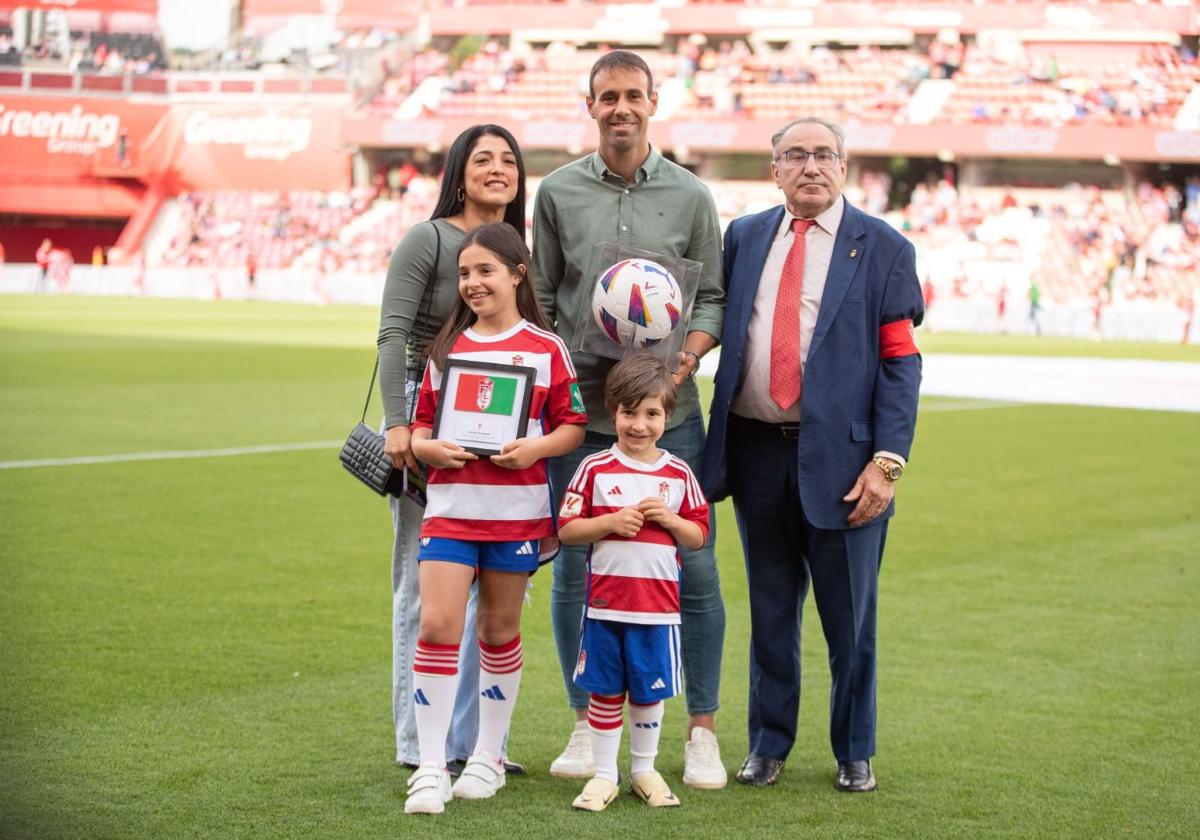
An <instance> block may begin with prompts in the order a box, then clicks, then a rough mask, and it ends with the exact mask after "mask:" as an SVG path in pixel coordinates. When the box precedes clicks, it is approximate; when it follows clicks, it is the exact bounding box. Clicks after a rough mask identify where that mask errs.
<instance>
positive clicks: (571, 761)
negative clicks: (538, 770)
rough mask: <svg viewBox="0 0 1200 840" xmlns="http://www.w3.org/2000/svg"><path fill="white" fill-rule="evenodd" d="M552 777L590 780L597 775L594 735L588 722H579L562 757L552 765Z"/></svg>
mask: <svg viewBox="0 0 1200 840" xmlns="http://www.w3.org/2000/svg"><path fill="white" fill-rule="evenodd" d="M550 775H551V776H557V777H558V778H560V779H590V778H591V777H592V776H594V775H596V762H595V761H594V760H593V759H592V733H591V731H590V730H588V723H587V721H586V720H581V721H577V722H576V724H575V729H573V730H572V731H571V740H569V741H567V748H566V749H565V750H563V751H562V755H560V756H559V757H558V758H556V759H554V761H552V762H551V763H550Z"/></svg>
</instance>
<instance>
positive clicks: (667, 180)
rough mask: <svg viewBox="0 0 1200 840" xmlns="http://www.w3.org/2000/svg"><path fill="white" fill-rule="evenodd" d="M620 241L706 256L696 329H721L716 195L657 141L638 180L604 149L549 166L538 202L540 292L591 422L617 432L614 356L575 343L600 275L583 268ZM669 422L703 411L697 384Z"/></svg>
mask: <svg viewBox="0 0 1200 840" xmlns="http://www.w3.org/2000/svg"><path fill="white" fill-rule="evenodd" d="M606 240H608V241H612V242H616V243H618V244H620V245H628V246H631V247H634V248H641V249H643V250H646V251H655V252H657V253H660V254H668V255H671V256H676V257H684V258H686V259H689V260H695V261H696V262H698V263H702V264H703V265H704V270H703V272H702V274H701V276H700V285H699V288H698V289H697V291H696V302H695V307H694V308H693V310H692V320H691V321H690V322H689V324H688V331H689V332H692V331H697V330H698V331H700V332H706V333H708V334H709V335H711V336H712V337H713V338H716V339H720V337H721V321H722V318H723V316H724V312H725V292H724V289H723V282H722V276H721V223H720V221H719V220H718V219H717V208H716V205H715V204H714V203H713V198H712V194H711V193H710V192H709V191H708V187H706V186H705V185H704V183H703V182H702V181H701V180H700V179H699V178H697V177H696V176H695V175H693V174H692V173H691V172H688V171H687V170H686V169H684V168H683V167H682V166H679V165H677V164H674V163H672V162H671V161H669V160H666V159H665V158H664V157H663V156H662V155H660V154H659V153H658V152H657V151H656V150H654V149H653V148H651V150H650V156H649V157H647V158H646V161H645V162H644V163H643V164H642V165H641V167H639V168H638V171H637V178H636V181H635V183H633V184H627V183H626V182H625V179H624V178H622V177H621V176H620V175H618V174H616V173H615V172H610V171H609V169H608V167H607V166H605V164H604V159H603V158H601V157H600V153H599V152H594V153H593V154H590V155H588V156H587V157H584V158H580V159H579V160H576V161H573V162H572V163H568V164H567V165H566V166H563V167H560V168H559V169H556V170H555V171H554V172H551V173H550V174H549V175H547V176H546V177H545V178H544V179H543V180H542V183H541V186H540V187H538V193H537V202H536V204H535V205H534V211H533V267H534V284H535V286H536V288H537V293H538V301H539V303H541V305H542V308H543V309H544V310H545V312H546V315H547V316H548V317H549V318H550V321H551V323H553V324H555V328H556V329H557V331H558V334H559V335H560V336H561V337H562V339H563V341H565V342H566V344H567V347H568V348H569V349H570V350H571V358H572V360H573V361H574V363H575V371H576V373H577V374H578V376H579V388H580V391H582V393H583V401H584V404H585V405H586V406H587V411H588V428H589V429H591V430H593V431H598V432H604V433H606V434H610V435H611V434H616V429H615V427H614V426H613V422H612V418H611V417H609V416H608V412H607V411H605V409H604V377H605V376H607V375H608V371H609V370H610V369H611V368H612V366H613V365H614V364H615V362H614V361H613V360H612V359H607V358H604V357H601V356H596V355H594V354H592V353H584V352H581V351H579V350H576V349H575V348H576V347H577V346H578V345H579V339H580V336H581V333H580V329H581V328H582V326H583V325H584V324H586V323H587V322H588V321H589V320H590V319H591V317H592V315H591V312H592V292H593V290H594V288H595V281H596V278H594V277H585V276H584V273H585V272H586V271H587V270H588V268H589V263H590V261H591V259H592V250H593V248H594V247H595V246H596V244H597V243H598V242H604V241H606ZM678 396H679V402H678V406H677V407H676V409H675V413H674V414H673V415H672V416H671V420H670V422H669V423H668V427H670V428H674V427H675V426H678V425H679V424H680V423H682V422H683V421H684V420H685V419H687V418H688V417H690V416H691V415H692V414H694V413H696V412H698V411H700V395H699V392H698V391H697V389H696V383H695V382H694V381H692V380H690V379H689V380H687V381H685V382H684V384H683V385H682V386H681V387H680V389H679V395H678Z"/></svg>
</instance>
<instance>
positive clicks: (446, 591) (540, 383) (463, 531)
mask: <svg viewBox="0 0 1200 840" xmlns="http://www.w3.org/2000/svg"><path fill="white" fill-rule="evenodd" d="M530 261H531V260H530V256H529V250H528V249H527V248H526V247H525V242H524V241H523V240H522V239H521V237H520V235H518V234H517V232H516V231H515V230H514V229H513V228H512V227H511V226H509V225H506V224H488V225H482V226H480V227H478V228H476V229H475V230H473V231H471V232H470V233H468V234H467V235H466V237H465V238H464V239H463V241H462V246H461V247H460V249H459V255H458V266H459V269H458V273H459V283H458V291H459V300H458V301H457V302H456V303H455V307H454V310H453V311H452V312H451V313H450V317H449V319H448V320H447V321H446V324H445V326H444V327H443V328H442V330H441V332H440V333H439V334H438V336H437V338H435V339H434V341H433V344H432V346H431V349H430V359H429V366H428V368H427V369H426V371H425V377H424V380H423V381H422V383H421V391H420V395H419V397H418V400H417V413H416V417H415V419H414V421H413V424H412V430H413V432H412V449H413V453H414V454H415V455H416V456H417V457H418V458H419V459H420V460H421V461H423V462H424V463H425V464H427V465H428V466H429V468H430V469H429V480H428V488H427V495H428V504H427V506H426V508H425V519H424V521H423V522H422V524H421V540H420V542H421V547H420V552H419V554H418V555H417V559H418V562H419V563H420V568H419V579H420V593H421V623H420V633H419V636H418V640H417V651H416V656H415V658H414V661H413V681H412V686H413V701H414V708H415V713H416V720H417V739H418V741H419V743H420V751H421V764H420V766H419V767H418V768H417V769H416V770H415V771H414V772H413V774H412V776H411V777H409V780H408V797H407V799H406V800H405V803H404V810H405V811H406V812H407V813H410V814H412V813H425V814H437V813H441V812H442V811H443V810H444V808H445V803H446V802H449V801H450V799H451V798H452V797H458V798H460V799H485V798H488V797H490V796H493V795H494V794H495V793H496V791H497V790H499V789H500V788H501V787H503V786H504V781H505V776H504V764H503V762H502V761H501V759H500V755H501V752H500V750H501V744H502V741H503V738H504V734H505V732H507V730H508V724H509V721H510V720H511V718H512V711H513V706H514V704H515V702H516V698H517V691H518V689H519V688H520V683H521V669H522V653H521V635H520V621H521V605H522V602H523V599H524V596H525V588H526V582H527V581H528V577H529V575H530V574H532V573H533V572H534V571H536V570H537V566H538V544H539V541H540V540H543V539H547V538H553V537H554V535H555V534H554V522H553V519H552V516H551V509H550V499H551V497H550V488H549V484H548V479H547V477H546V467H545V463H544V459H546V458H549V457H552V456H555V455H562V454H565V453H567V452H570V451H571V450H572V449H574V448H575V447H577V446H578V445H579V444H580V443H581V442H582V440H583V435H584V426H585V425H586V424H587V416H586V415H585V414H584V411H583V401H582V399H581V398H580V397H579V391H578V386H577V385H576V382H575V369H574V367H573V366H572V364H571V356H570V353H568V352H567V349H566V346H565V345H564V344H563V343H562V340H561V339H559V338H558V336H556V335H555V334H554V332H553V331H552V330H551V329H550V328H549V326H548V325H547V324H546V320H545V317H544V316H543V315H542V312H541V309H540V308H539V306H538V304H537V299H536V298H535V297H534V292H533V285H532V283H531V282H530V277H529V264H530ZM447 359H463V360H469V361H475V362H487V363H492V364H503V365H517V366H520V367H529V368H533V369H534V371H535V378H534V381H533V389H532V395H531V402H530V410H529V417H530V421H529V427H528V429H527V430H526V434H525V435H524V436H522V437H519V438H517V439H516V440H514V441H510V442H508V443H506V444H504V446H503V448H502V449H501V451H500V453H499V454H498V455H492V456H491V457H483V458H481V457H479V456H478V455H475V454H474V453H472V452H469V451H467V450H466V449H464V448H463V447H462V446H460V445H458V444H456V443H453V442H451V441H449V440H439V439H434V438H433V424H434V418H435V416H436V415H437V409H438V400H439V398H444V399H446V400H451V399H453V400H454V406H453V407H454V409H455V410H456V411H459V412H464V413H467V414H469V413H470V412H472V411H479V412H486V411H487V409H489V408H492V407H495V408H496V409H506V408H507V406H506V405H505V404H504V403H505V401H507V400H512V399H514V397H515V395H514V393H513V392H512V391H511V390H509V389H507V388H506V387H505V383H504V381H503V380H502V378H500V377H497V378H492V377H490V376H489V375H487V373H486V371H485V370H482V369H479V370H475V371H470V370H463V371H461V372H460V375H459V376H458V377H457V380H456V384H457V391H456V393H455V394H454V395H449V394H446V393H444V389H443V371H444V370H445V368H446V362H447ZM464 389H467V390H464ZM476 575H478V578H479V607H478V615H477V631H478V637H479V650H480V674H479V685H480V702H479V739H478V741H477V743H476V745H475V751H474V754H473V755H472V756H471V758H470V759H469V760H468V761H467V764H466V766H465V767H464V768H463V771H462V774H461V775H460V776H459V778H458V781H456V782H455V783H454V785H453V787H451V784H450V775H449V773H448V771H447V769H446V754H445V744H446V734H447V731H448V730H449V727H450V719H451V715H452V712H453V703H454V692H455V684H456V682H457V674H458V649H459V640H460V639H461V638H462V631H463V612H464V610H465V608H466V603H467V594H468V590H469V589H470V586H471V582H472V580H473V579H474V578H475V577H476Z"/></svg>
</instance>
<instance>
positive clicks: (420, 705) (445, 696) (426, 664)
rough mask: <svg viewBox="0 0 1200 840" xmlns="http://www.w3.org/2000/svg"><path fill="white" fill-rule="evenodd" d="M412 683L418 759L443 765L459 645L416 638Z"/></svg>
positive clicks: (439, 765)
mask: <svg viewBox="0 0 1200 840" xmlns="http://www.w3.org/2000/svg"><path fill="white" fill-rule="evenodd" d="M412 685H413V711H414V713H415V715H414V717H415V718H416V721H417V743H418V744H420V747H421V763H422V764H434V765H437V766H438V767H445V766H446V735H447V734H448V733H449V732H450V718H451V717H452V716H453V714H454V691H455V689H456V688H457V687H458V645H435V644H433V643H432V642H427V641H425V640H424V639H417V654H416V656H415V657H414V658H413V682H412Z"/></svg>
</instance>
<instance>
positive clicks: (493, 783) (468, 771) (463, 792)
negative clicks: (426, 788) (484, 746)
mask: <svg viewBox="0 0 1200 840" xmlns="http://www.w3.org/2000/svg"><path fill="white" fill-rule="evenodd" d="M504 782H505V776H504V762H502V761H499V760H498V759H496V758H494V757H493V756H492V754H491V753H489V752H481V753H476V754H475V755H473V756H471V757H470V758H468V759H467V763H466V765H465V766H464V767H463V769H462V772H461V773H459V774H458V781H456V782H455V783H454V796H455V798H456V799H490V798H491V797H493V796H495V795H496V791H498V790H500V788H502V787H504Z"/></svg>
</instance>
